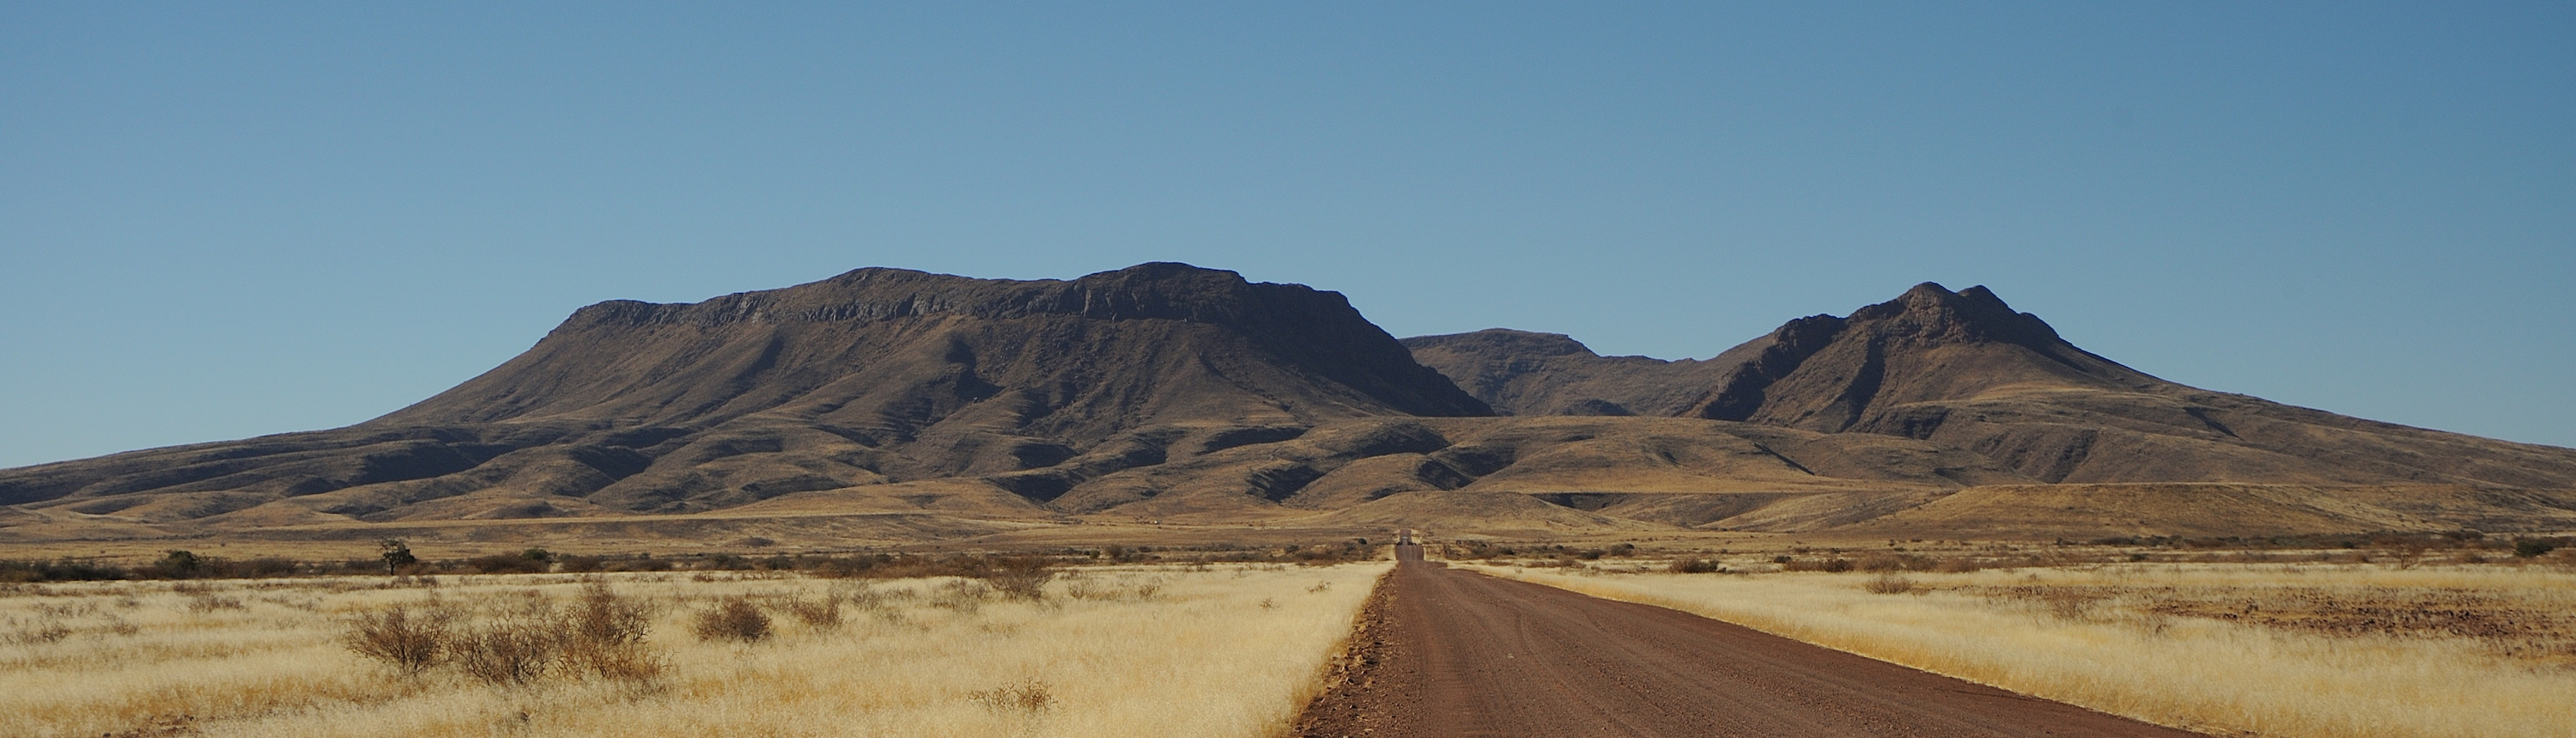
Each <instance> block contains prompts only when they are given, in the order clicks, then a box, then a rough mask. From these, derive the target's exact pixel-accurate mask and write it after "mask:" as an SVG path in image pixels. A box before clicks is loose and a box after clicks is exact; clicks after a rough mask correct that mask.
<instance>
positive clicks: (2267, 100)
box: [0, 2, 2576, 466]
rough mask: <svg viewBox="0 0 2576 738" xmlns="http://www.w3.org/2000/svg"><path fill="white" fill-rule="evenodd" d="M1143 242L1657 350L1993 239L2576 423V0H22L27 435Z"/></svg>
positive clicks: (2092, 305)
mask: <svg viewBox="0 0 2576 738" xmlns="http://www.w3.org/2000/svg"><path fill="white" fill-rule="evenodd" d="M1776 6H1790V7H1786V8H1783V7H1776ZM1154 260H1171V261H1186V262H1190V263H1194V264H1199V265H1202V266H1209V267H1217V268H1225V269H1233V270H1236V271H1240V272H1242V273H1244V275H1246V276H1247V277H1250V278H1252V279H1254V280H1258V281H1273V282H1300V283H1305V284H1310V285H1314V286H1316V287H1319V288H1323V289H1330V290H1337V291H1340V292H1343V293H1345V294H1347V295H1349V296H1350V298H1351V301H1352V302H1353V303H1354V304H1356V305H1358V306H1359V308H1360V309H1361V310H1362V311H1364V312H1366V313H1367V314H1368V315H1369V316H1370V317H1371V318H1372V319H1374V320H1376V321H1377V322H1378V323H1379V324H1380V325H1382V326H1385V327H1386V328H1387V330H1388V331H1390V332H1393V333H1395V334H1396V335H1399V336H1406V335H1417V334H1425V333H1448V332H1458V331H1468V330H1475V329H1479V328H1487V327H1495V326H1505V327H1514V328H1522V329H1529V330H1542V331H1553V332H1562V333H1569V334H1572V335H1574V336H1575V337H1576V338H1578V339H1581V340H1583V341H1585V342H1587V343H1589V344H1590V345H1591V346H1592V347H1593V348H1594V349H1596V350H1598V351H1600V352H1602V353H1604V354H1644V355H1649V356H1658V357H1665V358H1678V357H1686V356H1687V357H1706V356H1709V355H1711V354H1714V353H1716V352H1718V351H1720V350H1722V349H1724V348H1726V347H1727V346H1729V345H1732V344H1735V343H1737V342H1740V341H1743V340H1746V339H1749V338H1752V337H1755V336H1758V335H1761V334H1762V333H1764V332H1767V331H1769V330H1770V329H1772V328H1773V327H1776V326H1777V325H1778V324H1780V323H1781V322H1783V321H1785V320H1787V319H1790V318H1793V317H1797V316H1802V315H1809V314H1815V313H1834V314H1844V313H1848V312H1849V311H1850V310H1852V309H1853V308H1855V307H1859V306H1861V305H1864V304H1868V303H1872V302H1878V301H1881V300H1886V299H1889V298H1892V297H1894V296H1896V295H1897V294H1898V293H1900V292H1902V291H1904V290H1905V289H1906V288H1907V287H1908V286H1911V285H1912V284H1914V283H1916V282H1921V281H1926V280H1930V281H1938V282H1941V283H1943V284H1946V285H1949V286H1950V287H1952V288H1964V287H1967V286H1969V285H1974V284H1984V285H1988V286H1990V287H1992V288H1993V289H1994V290H1995V291H1996V292H1997V293H1998V294H2000V295H2001V296H2003V298H2004V299H2005V300H2007V301H2010V302H2011V303H2013V305H2014V306H2015V307H2017V308H2019V309H2022V310H2027V311H2032V312H2036V313H2038V314H2039V315H2040V316H2042V317H2044V318H2046V319H2048V320H2049V321H2050V322H2051V323H2053V324H2054V325H2056V326H2057V328H2058V330H2059V332H2060V333H2062V334H2064V335H2065V336H2066V337H2067V338H2068V339H2070V340H2072V341H2074V342H2075V343H2076V344H2077V345H2080V346H2084V347H2086V348H2088V349H2091V350H2093V351H2094V352H2096V353H2100V354H2103V355H2105V356H2108V357H2110V358H2112V359H2115V360H2118V361H2121V362H2124V363H2127V364H2129V365H2130V366H2133V367H2136V368H2138V369H2141V370H2144V371H2147V372H2150V373H2153V374H2156V375H2159V376H2162V377H2165V378H2167V379H2171V380H2175V381H2179V382H2184V383H2187V384H2192V385H2197V386H2201V387H2206V388H2211V389H2218V390H2226V391H2233V392H2242V393H2247V394H2253V395H2259V396H2263V397H2267V398H2271V399H2275V400H2280V401H2284V402H2289V403H2293V404H2298V405H2306V406H2310V407H2318V408H2323V409H2327V410H2332V411H2336V412H2341V413H2346V414H2352V415H2359V416H2363V417H2368V418H2375V419H2381V420H2388V421H2393V422H2400V423H2407V424H2412V425H2421V426H2427V427H2433V428H2440V429H2444V430H2453V431H2461V432H2466V433H2475V434H2479V435H2487V436H2494V437H2499V438H2506V439H2512V440H2519V441H2529V442H2537V443H2549V444H2555V445H2561V446H2576V371H2571V364H2576V4H2570V3H2565V2H2554V3H2529V4H2479V3H2412V4H2405V5H2380V4H2369V3H2357V2H2332V3H2317V4H2307V5H2300V4H2291V3H2273V2H2266V3H2216V2H2207V3H2199V2H2182V3H2170V2H2169V3H2136V4H2131V5H2127V6H2120V5H2117V4H2113V3H2064V2H2042V3H2030V4H2018V5H2015V4H1973V5H1964V4H1946V3H1944V4H1933V3H1891V4H1885V5H1872V4H1824V3H1766V4H1762V5H1760V6H1755V5H1746V6H1733V7H1730V6H1721V5H1718V4H1713V3H1674V4H1635V5H1616V4H1610V3H1562V4H1548V5H1534V4H1533V5H1517V4H1505V3H1495V2H1475V3H1456V4H1438V5H1428V4H1389V3H1376V2H1371V3H1350V4H1329V3H1320V2H1296V3H1266V4H1245V3H1225V2H1188V3H1174V4H1169V5H1147V4H1115V5H1063V4H1044V5H1039V4H976V3H900V4H887V5H883V6H861V5H860V4H858V3H829V4H815V5H795V4H787V3H758V4H743V3H704V4H683V5H663V4H647V3H631V2H621V3H599V4H539V3H517V2H513V3H492V4H478V3H466V2H442V3H416V4H395V3H307V4H293V5H267V4H256V3H195V2H191V3H98V2H61V3H39V2H9V3H0V466H11V465H22V464H32V463H39V462H45V461H53V460H60V459H68V458H77V457H84V456H90V455H96V454H102V453H108V452H114V451H121V450H128V449H136V448H144V447H151V446H158V445H167V444H175V443H185V442H194V441H211V440H223V439H231V438H238V437H244V436H251V435H257V434H264V433H276V432H284V431H294V430H309V429H318V428H328V427H335V426H339V425H345V424H348V423H354V422H358V421H362V420H365V419H367V418H370V417H374V416H376V415H379V414H382V413H385V412H389V411H391V410H394V409H396V408H399V407H402V406H403V405H406V404H409V403H411V402H414V401H417V400H419V399H421V398H424V397H427V396H429V395H431V394H434V393H436V392H438V391H439V390H442V389H445V388H446V387H448V386H451V385H454V384H456V383H457V382H460V381H463V380H464V379H466V378H468V377H471V376H473V375H475V374H477V373H479V372H481V371H483V370H485V369H488V368H490V367H492V366H494V365H496V364H499V363H500V362H502V361H504V360H506V359H508V358H509V357H511V356H512V355H515V354H516V353H518V352H519V351H522V350H524V349H526V348H527V347H528V346H529V345H530V344H532V343H534V342H535V341H536V340H537V339H538V337H540V336H542V335H544V333H545V332H546V331H547V330H548V329H550V328H552V327H553V326H554V325H555V323H556V322H558V321H560V320H562V319H563V317H564V316H565V315H567V314H568V313H570V312H571V311H572V310H573V309H575V308H577V307H580V306H582V305H585V304H588V303H592V302H597V301H600V300H608V299H619V298H628V299H642V300H653V301H661V302H675V301H695V300H701V299H705V298H708V297H712V296H715V295H720V294H725V293H729V292H738V291H745V290H755V289H766V288H773V287H783V286H787V285H791V284H797V283H801V282H809V281H813V280H817V279H822V278H825V277H829V276H831V275H833V274H837V273H840V272H842V271H846V270H849V269H853V268H857V267H862V266H897V267H908V268H915V269H924V270H930V271H937V272H948V273H955V274H965V275H972V276H983V277H1014V278H1042V277H1073V276H1077V275H1081V274H1085V273H1090V272H1094V271H1101V270H1107V269H1115V268H1118V267H1122V266H1127V265H1130V264H1133V263H1137V262H1142V261H1154Z"/></svg>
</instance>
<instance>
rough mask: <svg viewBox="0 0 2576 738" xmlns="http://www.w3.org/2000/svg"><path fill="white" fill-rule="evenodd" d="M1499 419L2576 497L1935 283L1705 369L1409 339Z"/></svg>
mask: <svg viewBox="0 0 2576 738" xmlns="http://www.w3.org/2000/svg"><path fill="white" fill-rule="evenodd" d="M1405 344H1406V345H1407V346H1408V347H1409V348H1411V349H1412V350H1413V353H1414V356H1415V358H1417V359H1419V360H1421V361H1422V362H1423V363H1424V364H1426V365H1429V366H1431V367H1433V368H1435V369H1438V370H1440V371H1441V372H1442V373H1443V374H1446V375H1448V376H1450V377H1451V378H1453V379H1455V380H1457V381H1458V383H1459V385H1460V386H1461V387H1464V388H1466V389H1468V390H1469V391H1471V392H1473V393H1474V394H1476V395H1477V396H1478V397H1480V398H1481V399H1484V400H1485V401H1486V402H1488V403H1490V404H1492V405H1493V406H1494V407H1495V408H1496V409H1497V410H1500V411H1502V412H1507V413H1512V414H1515V415H1533V414H1558V415H1580V414H1593V413H1591V412H1589V411H1590V410H1592V409H1596V408H1613V407H1615V408H1622V409H1627V410H1629V411H1631V412H1634V413H1636V414H1641V415H1644V414H1651V415H1668V416H1677V417H1696V418H1706V419H1711V420H1727V421H1740V422H1747V423H1753V424H1758V425H1766V426H1777V427H1783V428H1796V429H1802V430H1810V431H1816V432H1822V433H1871V434H1878V435H1887V436H1897V437H1902V438H1911V439H1916V440H1922V441H1929V442H1932V443H1935V444H1938V445H1941V446H1944V447H1949V448H1957V449H1964V450H1967V451H1972V452H1975V453H1977V454H1980V455H1983V456H1985V457H1987V458H1989V459H1991V460H1993V461H1994V462H1995V463H1997V464H1999V465H2001V466H2003V467H2006V468H2009V469H2011V470H2013V471H2016V472H2018V473H2020V474H2023V475H2026V476H2028V477H2030V478H2032V479H2035V480H2039V481H2043V482H2066V483H2099V482H2260V483H2286V484H2330V485H2332V484H2343V485H2351V484H2392V483H2411V484H2464V485H2483V486H2505V487H2553V488H2564V487H2569V486H2576V450H2570V449H2564V448H2557V447H2551V446H2537V445H2531V444H2520V443H2510V442H2505V441H2497V440H2493V439H2487V438H2479V437H2475V436H2467V435H2461V434H2456V433H2444V432H2440V431H2433V430H2426V429H2422V428H2412V427H2407V426H2402V425H2396V424H2391V423H2381V422H2375V421H2369V420H2362V419H2358V418H2350V417H2345V416H2341V415H2335V414H2332V413H2328V412H2324V411H2319V410H2311V409H2307V408H2300V407H2293V406H2289V405H2283V404H2280V403H2275V402H2270V401H2266V400H2263V399H2261V398H2255V397H2248V396H2245V395H2236V394H2227V393H2222V392H2212V391H2208V390H2202V389H2197V388H2193V387H2188V386H2184V385H2181V384H2176V383H2173V382H2168V381H2165V380H2162V379H2158V378H2156V377H2153V376H2149V375H2147V374H2146V373H2144V372H2140V371H2137V370H2135V369H2131V368H2129V367H2126V366H2122V365H2120V364H2119V363H2118V362H2114V361H2111V360H2110V359H2106V358H2103V357H2101V356H2097V355H2094V354H2093V353H2091V352H2088V351H2085V350H2083V349H2081V348H2077V347H2076V346H2075V345H2073V344H2071V343H2068V342H2066V340H2065V339H2063V338H2061V337H2060V336H2059V335H2058V333H2057V331H2056V330H2055V329H2054V328H2051V327H2050V326H2049V325H2048V323H2047V322H2046V321H2043V320H2041V319H2040V318H2039V317H2038V316H2035V315H2031V314H2029V313H2022V312H2015V311H2014V310H2013V309H2012V308H2011V307H2010V306H2008V305H2006V304H2005V303H2004V301H2003V300H2002V299H2000V298H1998V297H1996V296H1995V294H1994V293H1993V292H1992V291H1989V290H1987V289H1986V288H1984V287H1970V288H1968V289H1965V290H1960V291H1957V292H1952V291H1950V290H1948V289H1946V288H1943V287H1942V286H1941V285H1938V284H1932V283H1924V284H1921V285H1917V286H1915V287H1914V288H1913V289H1911V290H1908V291H1906V292H1905V294H1903V295H1901V296H1899V297H1897V298H1896V299H1894V300H1890V301H1887V302H1883V303H1879V304H1876V305H1870V306H1866V307H1862V308H1860V309H1858V310H1854V311H1852V313H1851V315H1850V316H1848V317H1840V318H1838V317H1834V316H1831V315H1817V316H1810V317H1806V318H1799V319H1797V320H1793V321H1790V322H1788V323H1787V324H1785V325H1782V326H1781V327H1780V328H1779V329H1778V330H1774V331H1772V332H1771V333H1770V334H1769V335H1766V336H1763V337H1760V338H1756V339H1754V340H1752V341H1748V342H1745V343H1743V344H1741V345H1738V346H1736V347H1734V348H1730V349H1727V350H1726V351H1725V352H1722V353H1720V354H1718V355H1717V356H1716V357H1714V358H1711V359H1709V360H1707V361H1676V362H1665V361H1658V360H1654V359H1646V358H1642V357H1602V356H1596V355H1594V354H1593V353H1592V352H1590V351H1588V350H1584V349H1583V348H1582V345H1581V344H1578V343H1574V342H1573V341H1572V340H1571V339H1567V338H1565V337H1563V336H1551V335H1548V334H1528V333H1520V332H1516V331H1480V332H1477V333H1468V334H1460V335H1452V336H1426V337H1419V338H1411V339H1406V340H1405Z"/></svg>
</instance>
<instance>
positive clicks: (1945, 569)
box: [1932, 558, 1986, 574]
mask: <svg viewBox="0 0 2576 738" xmlns="http://www.w3.org/2000/svg"><path fill="white" fill-rule="evenodd" d="M1984 568H1986V565H1985V564H1984V563H1981V562H1979V561H1977V560H1976V559H1970V558H1954V559H1942V560H1941V561H1940V563H1937V564H1933V565H1932V570H1933V571H1937V572H1940V573H1943V574H1966V573H1969V572H1973V571H1979V570H1982V569H1984Z"/></svg>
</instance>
